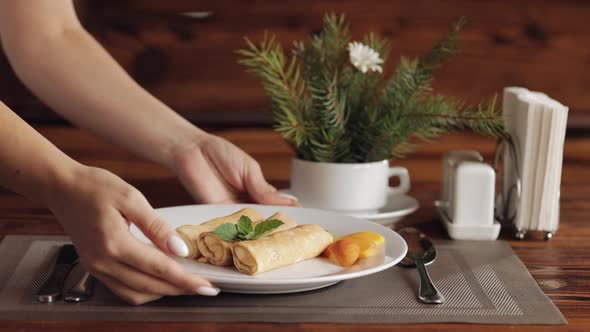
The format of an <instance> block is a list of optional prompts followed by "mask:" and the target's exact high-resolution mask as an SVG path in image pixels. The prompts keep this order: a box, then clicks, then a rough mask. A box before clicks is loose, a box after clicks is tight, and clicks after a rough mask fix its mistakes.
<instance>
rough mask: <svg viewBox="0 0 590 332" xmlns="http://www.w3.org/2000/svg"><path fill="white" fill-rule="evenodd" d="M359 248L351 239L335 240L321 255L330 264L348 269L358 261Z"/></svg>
mask: <svg viewBox="0 0 590 332" xmlns="http://www.w3.org/2000/svg"><path fill="white" fill-rule="evenodd" d="M360 252H361V248H360V246H359V245H358V243H357V241H355V240H352V239H349V240H347V239H344V240H336V241H334V242H332V244H330V245H329V246H328V247H327V248H326V250H324V252H323V253H322V256H323V257H326V258H327V259H328V260H329V261H330V262H332V263H334V264H336V265H340V266H342V267H350V266H352V264H354V263H355V262H356V261H357V260H358V259H359V254H360Z"/></svg>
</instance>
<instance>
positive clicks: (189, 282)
mask: <svg viewBox="0 0 590 332" xmlns="http://www.w3.org/2000/svg"><path fill="white" fill-rule="evenodd" d="M67 177H68V178H67V179H61V180H60V181H58V182H57V184H56V185H55V190H54V191H53V192H52V193H51V195H50V196H51V197H49V198H48V199H47V201H48V202H47V203H48V206H49V207H50V209H51V210H52V211H53V213H54V214H55V215H56V217H57V218H58V219H59V220H60V222H61V223H62V225H63V227H64V228H65V231H66V232H67V234H68V235H69V236H70V237H71V239H72V241H73V242H74V244H75V245H76V248H77V250H78V252H79V254H80V259H81V262H82V263H83V264H84V267H85V268H86V269H87V271H88V272H90V273H91V274H92V275H94V276H95V277H97V278H98V279H99V280H100V281H102V282H103V283H104V284H106V285H107V286H108V287H109V288H110V289H111V290H112V291H113V292H114V293H116V294H117V295H118V296H119V297H121V298H122V299H124V300H125V301H127V302H129V303H131V304H134V305H138V304H142V303H146V302H149V301H153V300H156V299H158V298H160V297H161V296H163V295H180V294H201V295H210V296H213V295H217V293H218V292H219V289H217V288H214V287H213V286H212V285H211V284H210V283H209V282H208V281H207V280H205V279H203V278H200V277H199V276H197V275H195V274H192V273H189V272H187V271H185V270H184V269H183V268H182V267H181V266H180V265H179V264H178V263H177V262H175V261H174V260H173V259H172V258H170V257H168V256H167V255H166V254H165V253H170V254H174V255H177V256H186V255H187V254H188V248H187V247H186V245H185V244H184V242H183V241H182V239H181V238H180V237H179V236H178V235H177V234H176V232H175V231H174V230H173V229H172V228H171V227H170V226H169V225H168V224H167V223H166V222H165V221H164V220H162V219H161V218H160V217H159V216H158V215H157V214H156V212H155V211H154V209H153V208H152V207H151V206H150V204H149V203H148V201H147V200H146V199H145V197H144V196H143V195H142V194H141V193H140V192H139V191H138V190H137V189H135V188H133V187H132V186H131V185H129V184H127V183H126V182H124V181H123V180H122V179H120V178H119V177H117V176H115V175H114V174H112V173H110V172H108V171H106V170H103V169H98V168H91V167H86V166H81V165H80V166H77V167H76V168H75V169H74V170H73V171H71V172H69V175H67ZM131 223H133V224H135V225H136V226H137V227H138V228H139V229H140V230H141V231H142V232H143V233H144V234H145V235H146V236H147V237H148V238H149V239H150V240H152V242H153V243H154V244H155V245H156V246H157V247H158V248H159V249H160V250H158V249H156V248H154V247H152V246H150V245H147V244H144V243H141V242H140V241H138V240H136V239H135V238H134V237H133V236H132V235H131V233H130V232H129V226H130V224H131ZM162 251H163V252H162Z"/></svg>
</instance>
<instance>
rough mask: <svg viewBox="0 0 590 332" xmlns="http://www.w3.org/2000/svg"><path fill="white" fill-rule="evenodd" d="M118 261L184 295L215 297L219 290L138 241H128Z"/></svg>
mask: <svg viewBox="0 0 590 332" xmlns="http://www.w3.org/2000/svg"><path fill="white" fill-rule="evenodd" d="M120 260H121V261H122V262H125V264H128V265H129V266H132V267H134V268H135V269H137V270H139V271H141V272H143V273H147V274H149V275H151V276H152V277H155V278H157V279H162V280H166V281H167V282H168V283H170V284H171V285H173V286H175V287H177V288H178V289H182V290H185V291H186V293H190V294H195V293H196V294H200V295H205V296H215V295H217V294H218V293H219V289H218V288H215V287H214V286H213V285H211V283H210V282H209V281H207V280H206V279H203V278H201V277H199V276H198V275H196V274H194V273H190V272H188V271H186V270H185V269H184V268H183V267H182V266H180V264H178V263H177V262H175V261H174V260H173V259H171V258H170V257H168V256H166V255H165V254H163V253H162V252H160V251H158V250H156V249H154V248H153V247H150V246H148V245H146V244H143V243H140V242H139V241H136V240H134V241H129V242H128V243H127V246H126V248H125V250H124V251H123V252H122V253H121V256H120Z"/></svg>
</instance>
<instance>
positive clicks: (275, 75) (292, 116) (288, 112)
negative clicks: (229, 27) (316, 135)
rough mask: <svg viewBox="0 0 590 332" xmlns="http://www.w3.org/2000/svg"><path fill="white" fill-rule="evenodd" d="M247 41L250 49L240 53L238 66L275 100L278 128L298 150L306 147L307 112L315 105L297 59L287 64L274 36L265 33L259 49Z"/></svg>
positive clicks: (274, 108) (273, 104)
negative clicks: (308, 93)
mask: <svg viewBox="0 0 590 332" xmlns="http://www.w3.org/2000/svg"><path fill="white" fill-rule="evenodd" d="M245 40H246V44H247V48H245V49H242V50H238V51H237V53H238V54H240V55H242V56H243V59H241V60H239V62H238V63H240V64H242V65H244V66H246V67H247V68H248V69H249V71H250V72H252V73H254V74H255V75H257V76H258V77H259V78H260V79H261V80H262V83H263V86H264V89H265V91H266V93H267V94H268V95H269V97H270V99H271V101H272V106H273V107H272V108H273V115H274V118H275V122H276V124H275V129H276V130H277V131H278V132H279V133H281V134H282V136H283V137H284V138H285V139H286V140H287V141H290V142H291V143H292V144H293V145H294V146H295V147H297V148H300V147H302V146H304V145H305V144H306V136H307V126H308V125H307V123H306V121H305V113H307V112H308V111H309V108H310V105H311V102H310V100H309V97H308V96H307V95H306V91H307V88H306V84H305V82H304V80H302V79H301V73H300V68H299V64H298V63H297V60H296V59H295V58H292V59H291V61H289V63H288V65H287V63H286V62H287V61H286V59H285V56H284V53H283V50H282V47H281V46H280V44H278V43H277V42H276V39H275V37H274V36H269V35H268V34H265V36H264V39H263V41H262V42H261V43H260V44H259V45H258V46H257V45H255V44H254V43H253V42H251V41H250V40H249V39H247V38H246V39H245Z"/></svg>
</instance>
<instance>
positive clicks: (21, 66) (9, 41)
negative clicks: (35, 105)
mask: <svg viewBox="0 0 590 332" xmlns="http://www.w3.org/2000/svg"><path fill="white" fill-rule="evenodd" d="M60 3H62V2H60ZM64 10H65V9H64ZM72 15H73V16H74V18H71V19H63V20H62V21H64V22H66V23H59V24H56V27H55V29H54V30H53V31H50V32H43V31H33V30H28V29H27V30H25V31H22V29H17V28H15V27H9V28H11V29H8V30H11V31H18V32H16V33H14V32H13V33H5V34H4V37H5V38H3V42H4V44H5V48H6V51H7V54H8V56H9V59H10V61H11V63H12V65H13V67H14V69H15V71H16V73H17V74H18V76H19V77H20V78H21V79H22V80H23V82H24V83H25V84H26V85H27V86H28V87H29V88H30V89H31V90H32V91H33V92H34V93H35V94H36V95H37V96H39V97H40V98H41V99H42V100H43V101H44V102H46V103H47V104H48V105H49V106H51V107H52V108H53V109H54V110H56V111H57V112H58V113H60V114H61V115H63V116H64V117H65V118H67V119H68V120H70V121H72V122H73V123H75V124H76V125H78V126H81V127H84V128H88V129H90V130H92V131H94V132H95V133H97V134H99V135H101V136H103V137H105V138H107V139H109V140H111V141H112V142H114V143H116V144H118V145H120V146H122V147H124V148H127V149H128V150H130V151H132V152H134V153H136V154H138V155H140V156H142V157H145V158H148V159H151V160H153V161H156V162H159V163H161V164H170V162H171V160H172V157H171V154H172V153H173V152H172V151H173V150H174V149H175V148H176V147H178V146H179V144H181V143H183V142H190V141H193V142H194V141H195V139H196V138H197V139H198V137H199V136H200V135H201V134H202V132H201V131H200V130H199V129H197V128H196V127H194V126H193V125H192V124H190V123H189V122H187V121H186V120H185V119H183V118H182V117H180V116H179V115H178V114H176V113H175V112H173V111H172V110H171V109H170V108H169V107H167V106H166V105H165V104H163V103H162V102H161V101H159V100H158V99H156V98H155V97H153V96H152V95H151V94H149V93H148V92H147V91H145V90H144V89H143V88H142V87H140V86H139V85H138V84H137V83H136V82H135V81H133V79H131V77H130V76H129V75H128V74H127V73H126V72H125V71H124V70H123V69H122V68H121V67H120V66H119V65H118V64H117V63H116V61H114V59H113V58H112V57H111V56H110V55H109V54H108V53H107V52H106V51H105V50H104V49H103V48H102V47H101V46H100V45H99V44H98V43H97V42H96V40H95V39H94V38H93V37H92V36H90V35H89V34H88V33H87V32H86V31H85V30H84V29H83V28H82V27H81V26H79V24H77V21H74V20H77V19H76V18H75V14H72ZM6 24H7V25H8V23H6ZM43 28H44V27H42V26H41V27H39V29H38V30H43ZM19 36H24V39H25V40H26V42H23V41H22V40H21V39H19V38H18V37H19Z"/></svg>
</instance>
